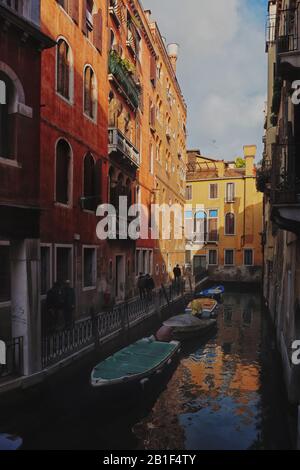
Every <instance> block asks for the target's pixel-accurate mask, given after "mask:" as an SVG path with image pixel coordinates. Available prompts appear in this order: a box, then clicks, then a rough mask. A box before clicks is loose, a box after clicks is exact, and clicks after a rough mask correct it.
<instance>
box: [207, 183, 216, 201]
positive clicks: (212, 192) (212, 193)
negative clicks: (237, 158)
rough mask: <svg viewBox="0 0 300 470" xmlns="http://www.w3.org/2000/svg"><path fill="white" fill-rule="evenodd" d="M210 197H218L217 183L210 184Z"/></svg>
mask: <svg viewBox="0 0 300 470" xmlns="http://www.w3.org/2000/svg"><path fill="white" fill-rule="evenodd" d="M209 198H210V199H218V185H217V184H216V183H213V184H210V185H209Z"/></svg>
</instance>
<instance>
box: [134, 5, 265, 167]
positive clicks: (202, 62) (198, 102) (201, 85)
mask: <svg viewBox="0 0 300 470" xmlns="http://www.w3.org/2000/svg"><path fill="white" fill-rule="evenodd" d="M252 2H253V0H251V3H252ZM253 3H254V2H253ZM253 3H252V9H251V8H250V7H251V5H250V1H249V0H218V1H217V2H215V1H212V0H185V1H183V0H163V1H162V0H144V1H143V4H144V7H145V8H150V9H151V10H152V17H153V18H154V19H156V20H157V22H158V24H159V26H160V30H161V32H162V34H163V35H164V36H166V38H167V42H178V43H179V44H180V58H179V62H178V79H179V82H180V84H181V87H182V90H183V93H184V96H185V99H186V101H187V105H188V113H189V120H188V131H189V146H190V147H193V148H200V149H201V151H202V153H206V154H210V155H212V156H214V155H215V156H217V157H219V158H225V159H231V158H233V157H235V156H236V155H238V154H241V152H242V147H243V145H245V144H252V143H253V144H256V145H257V146H258V147H259V153H260V154H261V150H262V145H261V139H262V133H263V109H264V101H265V93H266V91H265V90H266V57H265V53H264V16H263V15H261V16H257V15H255V10H253ZM258 11H259V10H258ZM258 158H260V155H258Z"/></svg>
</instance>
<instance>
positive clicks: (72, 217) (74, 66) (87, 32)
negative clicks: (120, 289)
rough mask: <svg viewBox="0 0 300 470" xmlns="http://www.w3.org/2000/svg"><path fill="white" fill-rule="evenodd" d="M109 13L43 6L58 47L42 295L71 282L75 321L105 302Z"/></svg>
mask: <svg viewBox="0 0 300 470" xmlns="http://www.w3.org/2000/svg"><path fill="white" fill-rule="evenodd" d="M106 23H107V8H106V2H105V1H104V0H97V1H79V2H78V1H75V0H74V1H70V0H69V1H61V0H60V1H56V0H49V1H47V2H43V3H42V8H41V25H42V28H43V31H44V32H45V33H47V34H48V35H50V36H51V37H52V38H53V39H54V40H55V41H56V43H57V45H56V48H53V49H51V50H49V51H47V52H46V53H45V54H44V56H43V63H42V98H41V99H42V120H41V155H42V166H41V185H40V190H41V199H42V206H43V209H44V210H43V213H42V217H41V284H42V285H41V294H42V298H44V296H45V295H46V293H47V291H48V289H50V288H51V287H52V285H53V283H54V282H55V281H62V282H63V281H66V280H69V281H70V283H71V285H72V286H73V287H74V289H75V293H76V312H77V315H78V316H85V315H89V311H90V308H91V307H94V308H95V309H96V310H98V309H99V308H100V307H101V306H102V305H103V303H104V302H105V299H104V294H105V289H103V280H105V279H106V276H107V262H106V250H107V247H106V245H105V243H103V242H100V241H99V240H98V238H97V236H96V225H97V218H96V213H95V211H96V207H97V205H98V204H99V203H101V202H107V195H108V185H107V180H108V172H109V165H108V158H107V148H108V132H107V115H108V78H107V67H108V63H107V35H106V34H105V31H104V28H105V26H106Z"/></svg>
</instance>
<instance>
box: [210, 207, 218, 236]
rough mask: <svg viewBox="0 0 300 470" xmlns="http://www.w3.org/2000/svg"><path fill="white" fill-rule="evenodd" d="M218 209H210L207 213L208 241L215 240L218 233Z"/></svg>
mask: <svg viewBox="0 0 300 470" xmlns="http://www.w3.org/2000/svg"><path fill="white" fill-rule="evenodd" d="M218 216H219V213H218V210H210V211H209V213H208V241H210V242H217V241H218V240H219V234H218Z"/></svg>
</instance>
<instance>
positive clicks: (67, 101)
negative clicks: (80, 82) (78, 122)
mask: <svg viewBox="0 0 300 470" xmlns="http://www.w3.org/2000/svg"><path fill="white" fill-rule="evenodd" d="M55 93H56V96H58V97H59V98H60V99H61V100H62V101H63V102H64V103H66V104H68V105H69V106H74V100H73V99H71V98H70V99H68V98H66V97H65V96H63V95H62V94H61V93H59V91H57V90H56V91H55Z"/></svg>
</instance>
